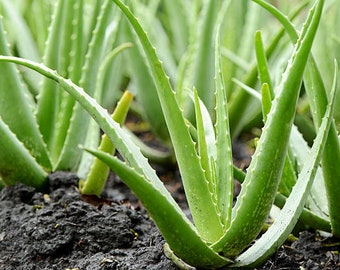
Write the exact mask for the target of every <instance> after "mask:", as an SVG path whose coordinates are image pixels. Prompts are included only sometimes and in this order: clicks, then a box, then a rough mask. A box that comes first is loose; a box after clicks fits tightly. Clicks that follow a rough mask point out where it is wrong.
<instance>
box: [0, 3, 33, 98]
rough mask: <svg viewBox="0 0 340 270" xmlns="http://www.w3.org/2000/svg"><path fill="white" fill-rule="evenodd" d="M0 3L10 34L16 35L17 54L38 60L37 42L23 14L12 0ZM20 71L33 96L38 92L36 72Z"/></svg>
mask: <svg viewBox="0 0 340 270" xmlns="http://www.w3.org/2000/svg"><path fill="white" fill-rule="evenodd" d="M0 5H2V6H3V8H4V13H5V14H6V17H7V18H8V19H9V24H10V26H9V29H10V31H11V34H14V35H15V36H16V37H17V38H16V40H15V44H16V48H17V50H18V53H19V55H20V56H21V57H23V58H27V59H30V60H33V61H39V60H40V55H39V51H38V48H37V44H36V43H35V41H34V38H33V36H32V33H31V31H30V29H29V27H28V25H27V23H26V22H25V20H24V18H23V16H22V15H21V14H19V12H18V9H17V8H15V6H14V5H13V2H12V1H0ZM22 73H23V76H24V79H25V80H26V82H27V83H28V84H29V90H30V91H31V92H32V94H33V95H34V96H36V95H37V93H38V91H37V89H38V82H39V77H37V75H38V74H36V73H28V74H27V72H26V71H23V72H22Z"/></svg>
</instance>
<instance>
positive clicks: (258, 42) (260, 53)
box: [255, 31, 274, 99]
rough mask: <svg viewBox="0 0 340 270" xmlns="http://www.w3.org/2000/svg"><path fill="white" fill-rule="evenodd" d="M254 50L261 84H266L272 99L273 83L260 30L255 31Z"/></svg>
mask: <svg viewBox="0 0 340 270" xmlns="http://www.w3.org/2000/svg"><path fill="white" fill-rule="evenodd" d="M255 52H256V59H257V67H258V74H259V77H260V82H261V84H262V85H263V84H266V85H267V87H268V90H269V93H270V96H271V99H273V98H274V90H273V84H272V80H271V78H270V74H269V68H268V62H267V56H266V52H265V49H264V46H263V41H262V35H261V32H260V31H257V32H256V33H255Z"/></svg>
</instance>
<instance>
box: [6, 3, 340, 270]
mask: <svg viewBox="0 0 340 270" xmlns="http://www.w3.org/2000/svg"><path fill="white" fill-rule="evenodd" d="M309 2H310V1H306V2H304V3H302V4H301V5H300V6H299V7H298V8H296V9H295V10H292V9H291V6H293V4H289V3H288V2H287V3H285V4H282V6H281V7H280V9H281V10H285V12H288V11H289V12H291V14H290V15H289V16H288V17H287V16H285V15H284V13H281V12H280V11H279V10H280V9H278V8H275V7H274V6H272V5H270V4H269V3H267V2H265V1H262V0H254V1H253V2H250V1H199V0H197V1H188V2H185V3H184V2H183V1H177V0H174V1H139V2H135V1H126V5H125V4H124V3H122V2H121V1H119V0H112V1H109V0H107V1H103V2H102V3H99V2H92V1H85V0H84V1H82V0H77V1H66V0H60V1H57V3H56V6H55V8H54V9H53V12H52V13H53V16H52V19H51V21H50V27H49V30H48V31H47V29H46V28H44V25H43V24H42V22H41V21H39V20H36V19H35V18H26V19H25V16H27V14H28V13H29V11H30V9H31V8H33V6H34V8H35V9H36V10H40V12H41V13H43V12H45V11H46V10H48V7H50V6H49V5H48V4H46V2H43V1H36V2H33V1H32V2H30V1H29V2H28V3H29V4H27V6H25V7H23V8H22V10H19V9H18V7H16V6H15V4H16V2H15V1H14V2H11V3H12V4H11V3H10V2H8V1H2V2H1V7H2V11H3V12H4V14H5V19H4V24H5V26H6V25H7V27H8V31H7V32H8V34H7V36H8V39H9V41H10V43H11V44H12V47H8V45H7V41H6V38H5V31H4V29H3V26H2V25H1V28H0V38H1V39H0V50H1V51H0V53H1V54H2V55H3V56H1V57H0V61H1V62H2V63H1V64H0V69H1V70H0V71H1V72H0V81H1V89H0V97H1V98H0V102H1V104H0V116H1V118H0V129H1V133H0V146H1V149H2V151H1V153H0V175H1V179H2V182H3V183H4V184H6V185H10V184H14V183H15V182H23V183H25V184H27V185H32V186H35V187H37V188H42V187H43V186H44V185H46V183H47V176H48V173H49V172H51V171H56V170H73V171H76V172H77V173H78V175H79V176H81V177H83V178H84V179H85V180H86V181H85V182H84V183H82V184H81V187H80V191H81V192H83V193H86V194H95V195H97V196H100V194H101V191H102V189H103V186H104V183H105V180H106V177H107V174H108V170H109V167H110V168H111V169H112V170H113V171H114V172H115V173H116V174H117V175H118V176H120V178H121V179H122V180H123V181H124V182H125V183H126V184H127V186H128V187H129V188H130V189H131V190H132V191H133V192H134V193H135V194H136V195H137V197H138V198H139V199H140V200H141V201H142V202H143V204H144V206H145V208H146V209H147V210H148V211H149V213H150V216H151V217H152V219H153V220H154V221H155V223H156V225H157V226H158V228H159V229H160V231H161V233H162V234H163V236H164V238H165V240H166V242H167V244H168V246H167V247H166V250H167V253H169V254H172V255H171V257H172V259H173V260H174V261H178V259H177V258H179V259H181V260H183V261H184V262H185V263H187V264H189V265H193V266H196V267H203V268H217V267H222V266H225V265H230V266H231V267H253V266H254V265H258V264H260V263H261V262H263V261H264V260H265V259H266V258H268V256H270V255H271V254H272V253H273V252H274V251H275V249H276V248H277V247H278V246H280V245H281V244H282V243H283V242H284V241H285V239H286V238H287V237H288V235H289V233H290V232H291V231H292V230H293V228H294V226H295V225H296V223H297V222H298V221H299V223H300V224H303V225H304V226H306V227H313V228H315V229H319V230H322V231H328V232H331V233H333V234H334V235H335V236H340V216H339V215H338V210H337V209H339V202H338V198H337V197H338V194H339V191H340V186H339V185H340V183H339V181H337V176H338V175H340V172H339V173H338V170H339V169H338V167H339V166H337V165H338V164H339V162H340V155H339V154H340V145H339V139H338V135H337V128H336V127H337V121H338V118H337V115H338V112H337V109H336V108H337V104H338V94H337V88H338V86H337V74H338V67H337V64H336V62H335V64H334V63H333V61H334V59H333V58H336V56H337V55H336V54H335V53H334V54H333V55H331V57H329V55H330V52H333V51H336V48H337V46H338V40H337V38H336V35H335V34H334V35H330V32H331V31H332V30H333V29H334V27H333V26H334V24H336V23H337V21H336V18H337V14H338V12H340V4H339V3H338V1H324V0H318V1H315V2H313V3H309ZM30 5H32V6H30ZM37 7H39V8H38V9H37ZM306 9H307V10H308V9H309V10H310V11H309V13H308V14H307V13H306V12H303V11H305V10H306ZM324 13H329V14H327V15H329V16H331V17H332V18H333V16H334V20H333V21H331V22H329V21H325V20H324V19H323V18H324ZM84 14H86V15H84ZM329 16H328V17H329ZM325 17H326V16H325ZM137 18H139V19H137ZM173 18H176V19H173ZM46 20H47V21H49V20H48V19H46ZM291 20H296V21H295V23H296V24H297V25H302V22H303V26H301V29H300V28H298V27H295V26H294V24H292V22H291ZM43 23H45V24H46V21H44V22H43ZM268 24H270V25H273V27H271V29H268ZM28 25H30V28H29V27H28ZM19 26H20V28H19ZM266 26H267V27H266ZM41 28H42V29H41ZM19 29H20V30H21V31H22V29H26V30H24V31H23V34H22V35H20V36H19V35H16V33H18V32H19ZM29 29H31V30H32V31H30V30H29ZM258 29H263V30H262V31H256V30H258ZM40 33H41V35H42V36H40ZM146 33H148V34H146ZM254 35H255V42H254ZM323 35H327V36H329V39H330V40H328V39H327V46H329V47H327V48H328V50H327V53H326V50H325V49H323V48H322V47H321V45H322V44H320V39H321V38H320V37H322V36H323ZM44 38H46V40H47V42H46V44H45V45H43V43H42V41H41V40H44ZM24 44H29V46H28V45H27V46H26V45H25V46H24ZM264 44H268V45H267V46H265V45H264ZM291 44H292V45H294V46H292V45H291ZM313 44H314V45H313ZM313 46H314V47H313ZM312 47H313V49H312ZM11 54H17V55H18V56H22V57H23V58H17V57H11V56H9V55H11ZM40 55H42V56H40ZM326 56H327V57H326ZM330 58H331V59H330ZM40 59H42V64H38V63H37V62H40ZM8 62H13V63H16V64H19V65H20V69H19V72H18V69H17V68H16V67H15V66H14V65H13V64H11V63H8ZM330 62H331V63H332V64H331V65H330ZM23 67H24V68H23ZM27 68H28V69H27ZM31 70H34V71H37V72H38V73H41V74H42V75H44V76H43V77H39V76H38V77H37V74H36V73H32V71H31ZM329 74H334V75H333V76H332V77H330V76H329ZM41 78H42V79H41ZM23 82H24V83H23ZM126 86H128V88H129V89H131V91H132V92H133V94H134V95H135V96H136V101H134V102H133V101H131V99H132V94H131V93H130V92H126V93H125V94H124V95H123V97H122V98H121V101H120V102H119V104H118V105H117V106H116V108H115V110H114V113H113V115H112V116H111V115H110V114H109V113H108V111H107V109H108V108H112V107H113V105H114V104H115V103H116V101H117V100H118V97H120V96H121V95H122V92H121V90H122V89H123V90H124V88H125V87H126ZM9 89H10V90H11V91H9ZM130 105H131V107H132V108H133V110H134V111H136V112H139V113H140V114H141V116H142V117H143V118H144V119H145V120H146V121H147V122H148V124H149V125H150V128H151V130H153V131H154V133H155V135H156V136H158V138H159V139H160V140H162V142H163V143H164V144H165V145H167V147H168V148H169V149H170V151H169V153H166V154H165V153H162V152H159V151H155V150H154V149H150V148H148V147H146V146H145V145H143V144H142V143H141V142H140V141H138V139H136V138H135V137H134V135H133V134H131V132H130V131H128V130H127V129H126V128H124V127H122V126H121V124H122V123H123V122H124V119H125V116H126V114H127V110H128V108H129V107H130ZM104 108H106V109H104ZM306 111H307V113H306ZM297 112H298V114H297ZM309 112H310V115H309ZM333 116H334V118H333ZM334 119H335V120H334ZM262 123H263V128H262V131H261V135H260V138H259V140H258V142H257V145H256V151H255V153H254V155H253V157H252V161H251V163H250V166H249V168H248V169H247V171H246V173H243V172H241V171H240V170H238V169H237V168H235V167H234V165H233V162H232V141H233V140H234V139H236V138H237V137H238V136H239V135H240V134H241V133H242V132H244V131H246V130H249V129H250V128H251V127H260V126H262ZM294 123H296V125H297V126H295V125H294ZM99 128H100V129H101V130H103V131H104V133H105V135H104V136H103V137H102V139H101V140H99V139H100V137H99ZM299 130H300V131H302V132H303V134H301V133H300V131H299ZM310 138H311V140H308V139H310ZM306 139H307V140H308V141H307V142H306V141H305V140H306ZM313 139H315V140H314V141H313ZM308 144H309V146H308ZM79 145H83V146H81V147H80V146H79ZM310 147H311V148H310ZM96 149H97V150H96ZM115 149H117V150H118V151H119V153H120V155H121V156H122V158H123V161H122V160H120V159H118V158H116V157H115V156H113V155H112V153H114V151H115ZM84 150H86V151H84ZM90 154H91V155H90ZM93 156H95V158H94V157H93ZM173 157H174V158H175V159H176V162H177V164H178V167H179V170H180V173H181V178H182V182H183V186H184V189H185V193H186V197H187V201H188V203H189V208H190V212H191V215H192V217H193V223H192V222H191V221H190V220H189V219H188V218H187V217H186V216H185V215H184V213H183V212H182V210H181V209H180V208H179V207H178V205H177V203H176V202H175V201H174V199H173V198H172V197H171V195H170V193H169V192H168V191H167V190H166V188H165V187H164V185H163V183H162V182H161V180H160V179H159V178H158V176H157V175H156V173H155V171H154V170H153V169H152V167H151V166H150V164H149V161H148V159H152V160H153V161H159V162H165V161H168V162H170V160H172V158H173ZM320 162H321V165H320ZM18 167H20V170H18ZM234 178H237V179H238V180H239V181H241V182H242V189H241V193H240V194H239V196H238V198H237V201H236V204H235V206H233V181H234ZM314 178H315V181H314ZM274 204H275V205H276V206H278V207H279V208H281V211H280V212H279V214H278V215H277V216H276V217H275V221H274V223H273V224H272V225H271V226H270V228H269V230H268V231H267V232H265V233H264V234H263V235H262V236H261V237H260V238H259V239H258V240H257V241H256V242H255V244H253V245H251V243H252V242H253V241H254V239H256V238H257V236H258V235H259V233H260V231H261V229H262V228H263V226H264V224H265V221H266V218H267V217H268V215H269V214H270V211H271V209H272V208H273V205H274ZM249 245H250V247H249ZM247 247H249V248H248V249H247ZM169 250H171V252H169ZM244 250H246V251H244Z"/></svg>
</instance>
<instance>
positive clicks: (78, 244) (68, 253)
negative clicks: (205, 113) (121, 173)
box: [0, 172, 340, 270]
mask: <svg viewBox="0 0 340 270" xmlns="http://www.w3.org/2000/svg"><path fill="white" fill-rule="evenodd" d="M162 178H163V179H164V181H165V184H166V185H167V187H168V188H169V190H170V191H171V192H172V193H173V194H174V197H175V198H176V200H177V201H179V202H180V203H181V206H182V207H184V208H185V198H184V195H183V190H182V187H181V185H180V183H179V182H178V181H175V180H174V179H176V178H178V175H176V172H174V173H173V172H165V173H163V175H162ZM112 179H114V178H113V177H111V181H112ZM114 181H115V183H112V182H111V183H110V185H111V186H112V185H114V187H115V188H114V189H112V188H108V189H107V190H106V192H105V196H106V197H109V198H111V199H110V200H109V199H106V200H104V199H101V200H100V199H96V198H95V197H84V196H83V197H82V196H81V195H80V194H79V192H78V189H77V186H78V179H77V177H75V176H74V175H73V174H71V173H64V172H58V173H55V174H52V175H51V176H50V186H49V190H46V191H45V192H36V191H35V190H34V189H33V188H29V187H26V186H24V185H21V184H18V185H16V186H13V187H7V188H4V189H3V190H2V191H1V192H0V217H1V222H0V269H1V270H2V269H4V270H5V269H6V270H12V269H13V270H14V269H19V270H20V269H22V270H29V269H32V270H33V269H34V270H39V269H58V270H59V269H63V270H66V269H72V270H85V269H86V270H90V269H91V270H99V269H105V270H111V269H131V270H132V269H136V270H137V269H155V270H156V269H162V270H163V269H164V270H167V269H168V270H175V269H178V268H177V266H176V265H175V264H173V263H172V262H171V261H170V260H168V259H167V258H166V257H165V255H164V254H163V244H164V240H163V238H162V236H161V235H160V233H159V232H158V230H157V228H156V227H155V226H154V224H153V222H152V221H151V220H150V219H149V217H148V215H147V213H146V211H145V210H144V209H143V207H142V206H141V205H140V203H139V201H138V200H137V199H136V198H135V197H134V196H133V194H131V193H130V191H129V190H128V189H127V188H126V187H125V186H124V185H123V184H122V183H121V182H120V181H119V180H117V179H114ZM339 248H340V243H339V242H337V241H336V240H335V239H322V238H320V237H319V236H318V235H317V234H315V233H312V232H303V233H301V235H300V237H299V240H297V241H295V242H293V243H289V242H287V243H286V244H285V245H283V246H282V247H280V249H279V250H278V252H277V253H276V254H274V255H273V256H272V258H270V260H268V261H267V262H266V263H265V264H264V265H263V266H262V267H259V268H257V269H315V270H316V269H340V257H339Z"/></svg>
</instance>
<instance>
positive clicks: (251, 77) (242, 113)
mask: <svg viewBox="0 0 340 270" xmlns="http://www.w3.org/2000/svg"><path fill="white" fill-rule="evenodd" d="M255 2H256V1H255ZM309 2H310V0H307V1H304V2H302V3H301V5H299V6H298V7H297V8H296V10H294V11H293V12H292V15H291V16H289V17H290V18H291V19H293V18H295V17H296V16H297V15H298V14H300V13H301V11H302V10H303V8H304V7H306V5H307V4H308V3H309ZM284 33H285V30H284V29H282V30H280V31H278V33H277V34H276V35H275V36H274V37H273V39H272V41H271V42H270V44H269V46H268V47H267V48H266V55H267V59H271V57H272V56H273V55H274V51H275V49H276V48H277V46H278V44H279V41H280V40H281V39H282V37H283V34H284ZM257 69H258V68H257V65H254V66H253V67H252V68H251V69H250V71H249V72H248V73H247V74H246V75H245V79H244V80H243V81H244V82H245V84H246V85H248V86H251V87H254V85H255V84H256V83H257V81H258V73H257ZM227 72H229V69H227V71H225V74H227ZM227 87H228V86H227ZM227 89H229V88H227ZM238 90H240V89H236V91H234V94H233V98H232V99H231V100H229V104H228V105H229V123H230V130H231V133H232V138H236V137H237V136H238V135H239V134H240V132H241V131H242V130H243V128H244V127H245V126H247V124H248V123H249V122H251V121H253V120H254V119H256V116H257V115H258V114H260V109H261V108H260V106H258V104H257V101H255V102H256V103H254V102H253V99H251V96H250V95H249V94H248V93H245V92H244V91H238ZM235 92H236V94H235Z"/></svg>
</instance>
